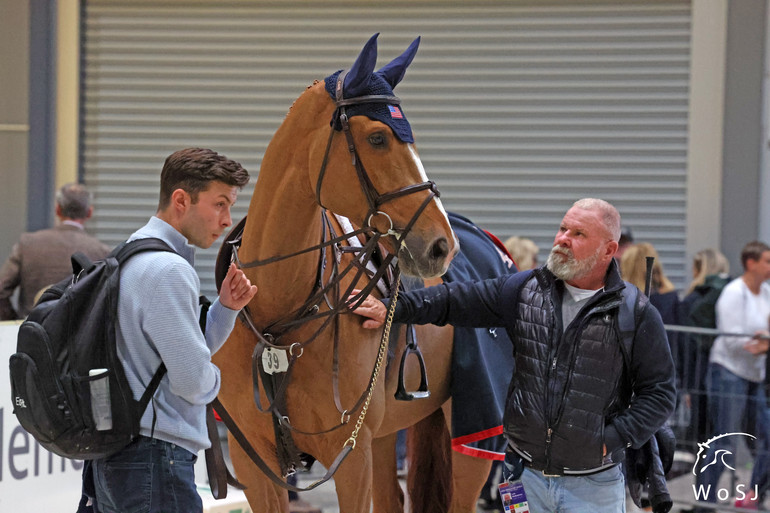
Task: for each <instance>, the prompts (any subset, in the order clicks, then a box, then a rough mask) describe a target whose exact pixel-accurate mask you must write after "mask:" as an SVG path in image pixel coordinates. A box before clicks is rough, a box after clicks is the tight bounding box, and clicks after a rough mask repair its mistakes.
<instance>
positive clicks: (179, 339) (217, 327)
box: [117, 217, 237, 453]
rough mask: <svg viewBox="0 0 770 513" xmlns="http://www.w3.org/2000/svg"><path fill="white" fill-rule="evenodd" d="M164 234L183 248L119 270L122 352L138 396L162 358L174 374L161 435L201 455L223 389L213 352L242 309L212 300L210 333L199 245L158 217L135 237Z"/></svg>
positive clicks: (160, 418)
mask: <svg viewBox="0 0 770 513" xmlns="http://www.w3.org/2000/svg"><path fill="white" fill-rule="evenodd" d="M147 237H157V238H159V239H162V240H163V241H165V242H166V243H167V244H168V245H169V246H171V247H172V248H173V249H174V250H175V251H177V253H178V254H175V253H169V252H155V251H151V252H147V253H140V254H138V255H136V256H134V257H132V258H131V259H130V260H128V261H127V262H126V264H125V265H123V266H122V267H121V272H120V295H119V300H118V337H117V347H118V355H119V356H120V359H121V360H122V362H123V367H124V369H125V372H126V377H127V378H128V382H129V384H130V385H131V389H132V391H133V392H134V398H136V399H139V398H140V397H141V396H142V394H143V393H144V390H145V388H146V387H147V384H148V383H149V382H150V380H151V379H152V376H153V375H154V374H155V371H156V370H157V369H158V367H159V366H160V363H161V359H162V361H163V362H164V363H165V364H166V368H167V369H168V372H167V373H166V375H165V376H164V377H163V380H162V381H161V383H160V386H159V387H158V390H157V392H156V393H155V397H154V405H155V411H156V414H157V420H156V424H155V431H154V434H153V435H152V436H153V437H154V438H158V439H160V440H165V441H167V442H172V443H175V444H177V445H179V446H180V447H184V448H185V449H187V450H188V451H191V452H193V453H197V452H198V451H199V450H202V449H206V448H207V447H209V439H208V435H207V431H206V408H205V406H206V404H208V403H210V402H211V401H212V400H213V399H214V398H215V397H216V395H217V393H218V392H219V384H220V382H219V369H218V368H217V367H216V366H215V365H214V364H213V363H211V355H212V354H214V353H215V352H216V351H217V350H218V349H219V348H220V347H222V344H224V343H225V340H226V339H227V336H228V335H229V334H230V331H231V330H232V329H233V326H234V324H235V319H236V315H237V312H236V311H234V310H230V309H229V308H226V307H224V306H222V305H220V303H219V300H218V299H217V300H216V301H214V303H213V304H212V305H211V309H210V310H209V313H208V319H207V323H206V336H205V338H204V336H203V334H202V333H201V330H200V327H199V325H198V317H199V307H198V296H199V295H200V279H199V278H198V275H197V273H196V272H195V269H194V268H193V259H194V255H195V249H194V248H193V246H191V245H190V244H188V243H187V239H186V238H185V237H184V236H183V235H182V234H181V233H179V232H178V231H177V230H176V229H174V228H173V227H172V226H171V225H169V224H168V223H166V222H165V221H162V220H161V219H159V218H157V217H152V218H151V219H150V221H149V222H148V223H147V224H146V225H145V226H143V227H142V228H140V229H139V230H138V231H137V232H136V233H134V234H133V235H131V237H130V238H129V240H133V239H142V238H147ZM152 418H153V412H152V403H151V405H150V406H148V408H147V410H146V411H145V412H144V415H143V417H142V421H141V430H140V433H141V434H142V435H144V436H150V434H151V430H152Z"/></svg>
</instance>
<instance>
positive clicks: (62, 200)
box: [56, 183, 91, 219]
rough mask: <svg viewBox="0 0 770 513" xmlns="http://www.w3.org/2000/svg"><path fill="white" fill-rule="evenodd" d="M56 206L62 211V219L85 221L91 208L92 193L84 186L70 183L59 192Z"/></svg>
mask: <svg viewBox="0 0 770 513" xmlns="http://www.w3.org/2000/svg"><path fill="white" fill-rule="evenodd" d="M56 204H57V205H58V206H59V208H60V209H61V215H62V217H64V218H67V219H85V218H87V217H88V210H89V208H90V207H91V193H90V192H88V189H86V187H85V185H83V184H80V183H68V184H66V185H64V186H62V188H61V189H59V190H58V191H57V193H56Z"/></svg>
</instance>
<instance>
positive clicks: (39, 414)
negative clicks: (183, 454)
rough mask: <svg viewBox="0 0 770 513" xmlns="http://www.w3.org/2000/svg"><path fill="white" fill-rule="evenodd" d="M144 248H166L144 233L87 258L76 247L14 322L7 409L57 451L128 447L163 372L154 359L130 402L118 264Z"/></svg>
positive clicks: (76, 454)
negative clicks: (63, 274)
mask: <svg viewBox="0 0 770 513" xmlns="http://www.w3.org/2000/svg"><path fill="white" fill-rule="evenodd" d="M143 251H170V252H173V250H172V249H171V248H170V247H169V246H168V245H166V243H164V242H163V241H161V240H160V239H155V238H147V239H137V240H134V241H131V242H128V243H124V244H122V245H120V246H118V247H117V248H116V249H115V250H113V251H112V253H110V254H109V255H108V256H107V257H106V258H105V259H104V260H99V261H97V262H93V263H92V262H91V261H90V260H88V258H87V257H85V256H84V255H83V254H80V253H76V254H75V255H73V256H72V268H73V275H72V276H71V277H70V278H67V279H66V280H63V281H62V282H60V283H58V284H56V285H54V286H52V287H50V288H49V289H47V290H46V291H45V292H44V293H43V294H42V296H41V297H40V300H39V301H38V302H37V304H36V305H35V307H34V308H33V310H32V311H31V312H30V314H29V316H28V317H27V319H26V320H25V321H24V322H23V323H22V324H21V326H20V327H19V334H18V339H17V345H16V351H17V352H16V353H15V354H14V355H12V356H11V360H10V376H11V394H12V400H13V405H14V406H13V413H14V414H16V417H17V419H18V420H19V423H20V424H21V426H22V427H23V428H24V429H25V430H27V431H28V432H29V433H30V434H31V435H32V436H34V437H35V439H36V440H37V441H38V442H39V443H40V444H41V445H42V446H43V447H45V448H46V449H48V450H49V451H51V452H53V453H55V454H58V455H59V456H64V457H65V458H73V459H84V460H86V459H98V458H102V457H105V456H109V455H110V454H113V453H115V452H117V451H119V450H120V449H122V448H123V447H125V446H126V445H128V444H129V443H130V442H131V441H132V440H133V439H134V438H135V437H137V436H138V435H139V421H140V420H141V418H142V415H143V413H144V411H145V410H146V409H147V405H148V403H149V401H150V399H151V398H152V395H153V394H154V393H155V390H156V389H157V387H158V385H159V383H160V380H161V379H162V378H163V375H164V374H165V372H166V367H165V365H163V364H161V365H160V368H158V370H157V372H156V373H155V375H154V376H153V378H152V380H151V381H150V383H149V384H148V386H147V390H146V391H145V393H144V394H143V395H142V397H141V399H140V400H139V401H136V400H134V397H133V393H132V391H131V387H130V385H129V384H128V380H127V379H126V376H125V373H124V371H123V364H122V363H121V362H120V360H119V358H118V354H117V349H116V345H115V340H116V332H117V307H118V291H119V288H120V265H121V264H122V263H124V262H125V261H126V260H127V259H128V258H130V257H131V256H133V255H135V254H137V253H139V252H143Z"/></svg>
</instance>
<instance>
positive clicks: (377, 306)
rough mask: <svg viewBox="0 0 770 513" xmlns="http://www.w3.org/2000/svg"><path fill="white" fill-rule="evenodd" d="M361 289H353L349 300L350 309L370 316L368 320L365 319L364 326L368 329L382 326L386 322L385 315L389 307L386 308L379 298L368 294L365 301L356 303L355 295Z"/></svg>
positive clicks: (361, 314)
mask: <svg viewBox="0 0 770 513" xmlns="http://www.w3.org/2000/svg"><path fill="white" fill-rule="evenodd" d="M360 293H361V291H360V290H359V289H353V291H352V292H351V294H350V297H348V301H349V302H350V309H351V311H352V312H353V313H354V314H356V315H360V316H362V317H368V319H367V320H365V321H364V324H363V326H364V328H367V329H377V328H381V327H382V325H383V324H385V317H386V316H387V314H388V309H387V308H385V305H384V304H383V303H382V301H380V300H379V299H377V298H376V297H372V296H371V295H369V296H366V299H364V300H363V302H362V303H361V304H360V305H359V306H358V307H355V305H356V300H355V296H357V295H358V294H360Z"/></svg>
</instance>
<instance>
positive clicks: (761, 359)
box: [709, 278, 770, 383]
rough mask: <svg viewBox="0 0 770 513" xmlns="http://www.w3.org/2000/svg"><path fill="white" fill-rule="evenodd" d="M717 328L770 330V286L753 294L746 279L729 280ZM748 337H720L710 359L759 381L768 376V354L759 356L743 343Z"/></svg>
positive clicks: (719, 304)
mask: <svg viewBox="0 0 770 513" xmlns="http://www.w3.org/2000/svg"><path fill="white" fill-rule="evenodd" d="M716 317H717V329H718V330H719V331H722V332H725V333H750V334H754V333H755V332H757V331H760V330H767V329H768V322H770V285H768V284H767V283H763V284H762V285H761V286H760V289H759V294H756V295H755V294H753V293H752V292H751V290H749V287H748V286H747V285H746V283H745V282H744V281H743V278H738V279H735V280H733V281H731V282H730V283H728V284H727V285H726V286H725V288H724V289H723V290H722V293H721V294H720V295H719V299H718V300H717V305H716ZM749 340H751V339H750V338H747V337H717V339H716V340H715V341H714V346H713V347H712V348H711V356H710V358H709V361H711V362H713V363H718V364H719V365H721V366H722V367H724V368H726V369H727V370H729V371H730V372H732V373H733V374H735V375H736V376H740V377H741V378H743V379H746V380H749V381H753V382H754V383H759V382H760V381H762V380H763V379H765V358H766V357H765V355H764V354H762V355H759V356H755V355H753V354H751V353H749V352H748V351H746V350H745V349H744V348H743V346H744V344H746V342H748V341H749Z"/></svg>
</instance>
